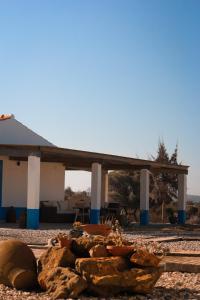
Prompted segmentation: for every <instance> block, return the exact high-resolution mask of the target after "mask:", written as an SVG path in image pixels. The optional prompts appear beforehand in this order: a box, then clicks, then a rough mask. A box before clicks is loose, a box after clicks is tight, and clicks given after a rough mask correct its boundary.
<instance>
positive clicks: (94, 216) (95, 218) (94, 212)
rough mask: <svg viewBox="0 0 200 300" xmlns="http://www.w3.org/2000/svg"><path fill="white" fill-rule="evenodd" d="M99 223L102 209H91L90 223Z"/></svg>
mask: <svg viewBox="0 0 200 300" xmlns="http://www.w3.org/2000/svg"><path fill="white" fill-rule="evenodd" d="M99 223H100V209H91V210H90V224H99Z"/></svg>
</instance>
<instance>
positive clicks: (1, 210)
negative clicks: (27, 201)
mask: <svg viewBox="0 0 200 300" xmlns="http://www.w3.org/2000/svg"><path fill="white" fill-rule="evenodd" d="M9 208H10V207H0V220H4V221H5V220H6V214H7V211H8V209H9ZM14 209H15V212H16V220H19V217H20V215H21V213H22V212H24V211H26V207H14Z"/></svg>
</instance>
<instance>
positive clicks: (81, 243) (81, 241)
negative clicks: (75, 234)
mask: <svg viewBox="0 0 200 300" xmlns="http://www.w3.org/2000/svg"><path fill="white" fill-rule="evenodd" d="M105 243H106V240H105V238H104V237H102V236H90V237H87V236H82V237H79V238H77V239H74V240H73V242H72V245H71V249H72V252H73V253H75V255H76V256H77V257H90V254H89V251H90V249H91V248H92V247H94V246H96V245H104V244H105Z"/></svg>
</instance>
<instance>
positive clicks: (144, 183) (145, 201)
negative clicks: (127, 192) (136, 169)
mask: <svg viewBox="0 0 200 300" xmlns="http://www.w3.org/2000/svg"><path fill="white" fill-rule="evenodd" d="M148 223H149V170H146V169H142V170H141V171H140V224H141V225H147V224H148Z"/></svg>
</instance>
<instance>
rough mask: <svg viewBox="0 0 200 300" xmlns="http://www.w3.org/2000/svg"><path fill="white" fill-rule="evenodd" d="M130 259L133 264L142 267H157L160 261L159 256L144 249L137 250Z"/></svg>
mask: <svg viewBox="0 0 200 300" xmlns="http://www.w3.org/2000/svg"><path fill="white" fill-rule="evenodd" d="M130 261H131V262H132V263H133V264H136V265H139V266H142V267H157V266H158V264H159V263H160V261H161V258H159V257H158V256H156V255H154V254H153V253H149V252H148V251H146V250H141V249H140V250H137V251H136V252H135V253H134V254H133V255H132V256H131V258H130Z"/></svg>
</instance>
